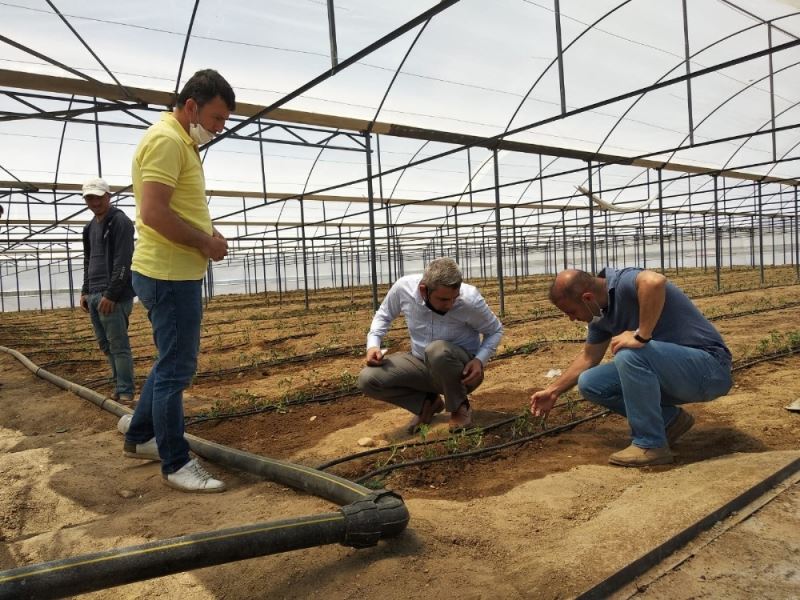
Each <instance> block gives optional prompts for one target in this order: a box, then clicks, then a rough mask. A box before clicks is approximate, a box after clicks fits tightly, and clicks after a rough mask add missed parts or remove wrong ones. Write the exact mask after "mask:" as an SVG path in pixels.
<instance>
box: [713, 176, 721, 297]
mask: <svg viewBox="0 0 800 600" xmlns="http://www.w3.org/2000/svg"><path fill="white" fill-rule="evenodd" d="M721 246H722V244H721V240H720V239H719V196H718V188H717V176H716V175H714V268H715V271H716V276H717V290H718V291H719V290H720V289H722V284H721V281H720V269H721V268H722V257H721V256H720V249H721Z"/></svg>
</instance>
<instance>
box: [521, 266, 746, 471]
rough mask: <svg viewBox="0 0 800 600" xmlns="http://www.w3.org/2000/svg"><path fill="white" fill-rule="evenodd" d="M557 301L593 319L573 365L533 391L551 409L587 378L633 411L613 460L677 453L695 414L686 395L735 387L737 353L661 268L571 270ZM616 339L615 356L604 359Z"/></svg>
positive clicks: (697, 397)
mask: <svg viewBox="0 0 800 600" xmlns="http://www.w3.org/2000/svg"><path fill="white" fill-rule="evenodd" d="M550 301H551V302H552V303H553V304H554V305H555V306H556V307H558V308H559V310H561V311H562V312H563V313H564V314H566V315H567V316H568V317H569V318H570V319H571V320H573V321H585V322H586V323H588V324H589V331H588V334H587V336H586V343H585V344H584V346H583V349H582V350H581V351H580V353H579V354H578V356H577V357H576V358H575V359H574V360H573V361H572V363H571V364H570V366H569V367H568V368H567V370H566V371H565V372H564V373H563V374H562V375H561V376H560V377H559V378H558V379H557V380H556V381H555V382H553V383H552V384H551V385H550V386H549V387H547V388H546V389H544V390H541V391H539V392H536V393H535V394H533V395H532V396H531V413H532V414H533V415H534V416H545V415H547V413H548V412H549V411H550V410H551V409H552V408H553V405H554V404H555V402H556V399H557V398H558V397H559V396H560V395H561V394H563V393H564V392H566V391H567V390H569V389H570V388H572V387H573V386H575V385H576V384H577V386H578V389H579V390H580V392H581V394H582V395H583V397H584V398H586V399H587V400H589V401H590V402H593V403H595V404H599V405H601V406H604V407H606V408H609V409H611V410H612V411H613V412H615V413H617V414H620V415H622V416H624V417H627V419H628V424H629V425H630V428H631V433H632V437H633V440H632V443H631V445H630V446H628V447H627V448H626V449H624V450H621V451H619V452H616V453H614V454H612V455H611V456H610V457H609V462H610V463H612V464H615V465H621V466H624V467H641V466H646V465H660V464H666V463H671V462H672V461H673V454H672V451H671V446H672V445H673V444H675V442H677V441H678V438H679V437H680V436H682V435H683V434H684V433H686V432H687V431H688V430H689V429H690V428H691V427H692V425H694V418H693V417H692V415H691V414H689V413H688V412H686V411H685V410H683V409H682V408H681V407H680V406H677V405H679V404H685V403H689V402H705V401H707V400H713V399H714V398H718V397H719V396H723V395H725V394H727V393H728V390H729V389H730V387H731V385H732V379H731V353H730V350H728V348H727V346H726V345H725V342H724V341H723V340H722V336H720V334H719V332H718V331H717V330H716V329H715V328H714V326H713V325H712V324H711V323H710V322H709V321H708V320H707V319H706V318H705V317H704V316H703V315H702V313H701V312H700V310H698V308H697V307H696V306H695V305H694V304H693V303H692V301H691V300H690V299H689V298H688V297H687V296H686V295H685V294H684V293H683V292H682V291H681V290H679V289H678V288H677V287H676V286H675V285H673V284H672V283H669V282H668V281H667V279H666V277H664V276H663V275H661V274H659V273H655V272H653V271H646V270H641V269H634V268H626V269H621V270H616V269H612V268H606V269H604V270H603V271H601V272H600V274H599V275H598V276H597V277H594V276H592V275H590V274H589V273H586V272H584V271H578V270H572V269H570V270H566V271H562V272H561V273H559V274H558V275H557V276H556V279H555V281H554V282H553V284H552V286H551V288H550ZM609 346H610V347H611V354H612V355H613V360H611V361H610V362H605V363H603V364H600V361H601V360H602V359H603V356H604V355H605V353H606V349H607V348H609Z"/></svg>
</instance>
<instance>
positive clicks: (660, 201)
mask: <svg viewBox="0 0 800 600" xmlns="http://www.w3.org/2000/svg"><path fill="white" fill-rule="evenodd" d="M661 181H662V180H661V169H658V250H659V253H660V256H661V273H662V274H664V273H665V272H666V271H665V269H664V194H663V188H662V185H661Z"/></svg>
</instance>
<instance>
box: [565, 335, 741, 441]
mask: <svg viewBox="0 0 800 600" xmlns="http://www.w3.org/2000/svg"><path fill="white" fill-rule="evenodd" d="M732 384H733V380H732V378H731V368H730V365H727V364H723V363H722V362H721V361H720V360H719V359H717V358H716V357H715V356H714V355H712V354H709V353H708V352H705V351H704V350H698V349H697V348H688V347H686V346H678V345H677V344H670V343H668V342H658V341H655V340H654V341H651V342H650V343H648V344H646V345H645V346H644V347H642V348H636V349H633V348H626V349H624V350H620V351H619V352H617V354H616V356H615V357H614V360H613V361H611V362H608V363H603V364H601V365H598V366H596V367H592V368H591V369H587V370H586V371H584V372H583V373H581V375H580V377H578V389H579V390H580V392H581V394H582V395H583V397H584V398H586V399H587V400H589V401H591V402H594V403H595V404H599V405H601V406H605V407H606V408H609V409H611V410H612V411H613V412H615V413H618V414H620V415H622V416H624V417H627V418H628V424H629V425H630V428H631V433H632V436H633V443H634V445H636V446H639V447H640V448H663V447H665V446H666V445H667V438H666V434H665V428H666V427H667V426H669V425H670V424H671V423H672V421H673V419H675V418H676V417H677V416H678V412H679V409H678V408H677V407H676V405H677V404H685V403H689V402H706V401H708V400H713V399H714V398H718V397H719V396H724V395H725V394H727V393H728V390H729V389H730V388H731V385H732Z"/></svg>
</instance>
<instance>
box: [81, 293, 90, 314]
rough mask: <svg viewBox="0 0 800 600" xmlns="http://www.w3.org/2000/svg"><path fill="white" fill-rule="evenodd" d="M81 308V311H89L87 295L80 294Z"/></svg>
mask: <svg viewBox="0 0 800 600" xmlns="http://www.w3.org/2000/svg"><path fill="white" fill-rule="evenodd" d="M81 308H82V309H83V312H87V313H88V312H89V296H87V295H85V294H81Z"/></svg>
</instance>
